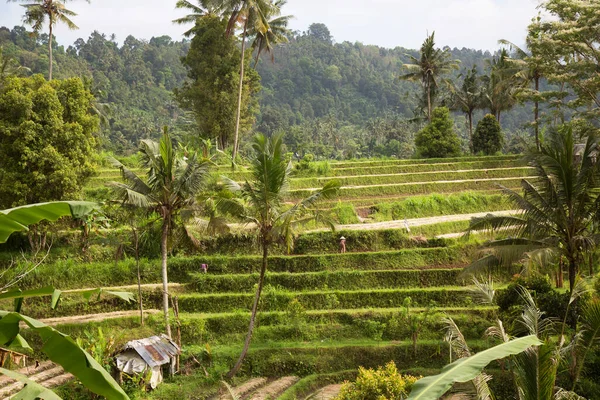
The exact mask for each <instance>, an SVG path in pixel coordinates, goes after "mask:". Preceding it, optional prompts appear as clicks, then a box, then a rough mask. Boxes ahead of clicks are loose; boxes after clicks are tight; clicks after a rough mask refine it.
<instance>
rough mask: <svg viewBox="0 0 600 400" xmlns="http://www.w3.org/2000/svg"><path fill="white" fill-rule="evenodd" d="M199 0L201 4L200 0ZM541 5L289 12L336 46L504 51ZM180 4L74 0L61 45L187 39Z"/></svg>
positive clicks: (386, 4) (474, 2) (10, 12)
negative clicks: (107, 39)
mask: <svg viewBox="0 0 600 400" xmlns="http://www.w3.org/2000/svg"><path fill="white" fill-rule="evenodd" d="M192 1H193V0H192ZM539 2H540V0H418V1H414V0H368V1H365V0H288V3H287V5H286V6H285V7H284V9H283V13H284V14H286V15H293V16H294V18H293V19H292V20H291V22H290V26H289V27H290V28H291V29H293V30H299V31H304V30H306V28H308V26H309V25H310V24H312V23H315V22H320V23H324V24H325V25H327V27H328V28H329V30H330V31H331V34H332V36H333V38H334V40H335V41H336V42H343V41H350V42H357V41H358V42H362V43H364V44H375V45H379V46H383V47H388V48H393V47H396V46H401V47H405V48H409V49H416V48H419V47H420V45H421V43H422V42H423V40H424V38H425V36H426V35H427V33H428V32H432V31H435V35H436V42H437V44H438V45H439V46H450V47H458V48H462V47H467V48H474V49H481V50H492V51H493V50H495V49H498V47H499V46H498V40H499V39H507V40H510V41H511V42H513V43H516V44H518V45H521V44H522V43H524V39H525V30H526V27H527V25H528V24H529V22H530V21H531V18H533V17H534V16H535V15H537V12H538V10H537V9H536V7H537V6H538V4H539ZM174 4H175V0H91V3H87V2H85V1H82V0H72V1H69V2H68V8H69V9H71V10H73V11H75V12H76V13H77V14H78V15H77V16H76V17H74V18H73V21H74V22H75V23H76V24H77V25H78V26H79V28H80V29H79V30H76V31H69V30H68V29H67V28H66V27H65V26H63V25H59V27H58V28H56V29H55V35H56V37H57V40H58V42H59V43H60V44H65V45H68V44H72V43H73V42H74V41H75V40H76V39H77V38H80V37H81V38H84V39H87V38H88V37H89V34H90V33H91V32H92V31H94V30H97V31H99V32H101V33H106V34H107V35H110V34H112V33H114V34H115V35H116V38H117V41H119V42H122V41H123V40H124V39H125V38H126V37H127V36H128V35H130V34H132V35H133V36H135V37H137V38H143V39H150V38H151V37H152V36H161V35H169V36H171V37H172V38H174V39H177V40H179V39H180V38H181V33H182V32H183V31H184V28H183V27H181V26H176V25H173V24H172V23H171V21H172V20H173V19H175V18H177V17H179V16H181V15H184V14H185V12H184V11H181V10H175V9H174ZM22 13H23V8H22V7H21V6H20V5H19V4H18V3H14V2H11V3H7V2H6V0H0V26H7V27H9V28H12V27H13V26H15V25H20V24H21V19H22Z"/></svg>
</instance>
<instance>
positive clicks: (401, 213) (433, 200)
mask: <svg viewBox="0 0 600 400" xmlns="http://www.w3.org/2000/svg"><path fill="white" fill-rule="evenodd" d="M514 208H515V206H514V204H512V203H511V202H510V201H509V199H508V198H507V197H506V196H505V195H503V194H501V193H495V194H480V193H473V192H462V193H453V194H438V193H433V194H430V195H426V196H414V197H408V198H406V199H404V200H401V201H396V202H381V203H378V204H375V205H374V206H372V207H371V211H372V214H371V215H370V217H371V218H373V219H374V220H375V221H390V220H400V219H404V218H425V217H434V216H439V215H453V214H471V213H477V212H485V211H490V212H492V211H502V210H512V209H514ZM455 232H459V231H455ZM445 233H449V232H445Z"/></svg>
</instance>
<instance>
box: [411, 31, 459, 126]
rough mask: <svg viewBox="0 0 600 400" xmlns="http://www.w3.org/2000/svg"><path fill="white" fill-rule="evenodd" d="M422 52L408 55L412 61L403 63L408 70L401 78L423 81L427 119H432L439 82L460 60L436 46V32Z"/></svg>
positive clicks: (429, 37) (456, 66)
mask: <svg viewBox="0 0 600 400" xmlns="http://www.w3.org/2000/svg"><path fill="white" fill-rule="evenodd" d="M420 52H421V55H420V58H416V57H414V56H412V55H410V54H407V55H406V56H407V57H409V58H410V61H411V62H410V63H408V64H403V65H402V67H403V68H404V69H405V70H406V71H407V72H406V73H405V74H404V75H401V76H400V79H402V80H407V81H414V82H420V83H421V86H422V87H423V96H424V98H425V99H427V119H428V120H429V121H431V116H432V111H433V107H434V105H435V99H436V96H437V94H438V82H439V81H440V79H441V77H442V76H443V75H444V74H447V73H448V72H450V71H452V70H454V69H457V68H458V64H459V61H458V60H452V59H451V55H450V52H448V51H446V50H442V49H439V48H436V47H435V32H432V33H431V35H429V36H427V38H426V39H425V41H424V42H423V44H422V45H421V50H420Z"/></svg>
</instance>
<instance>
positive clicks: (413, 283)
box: [23, 156, 531, 399]
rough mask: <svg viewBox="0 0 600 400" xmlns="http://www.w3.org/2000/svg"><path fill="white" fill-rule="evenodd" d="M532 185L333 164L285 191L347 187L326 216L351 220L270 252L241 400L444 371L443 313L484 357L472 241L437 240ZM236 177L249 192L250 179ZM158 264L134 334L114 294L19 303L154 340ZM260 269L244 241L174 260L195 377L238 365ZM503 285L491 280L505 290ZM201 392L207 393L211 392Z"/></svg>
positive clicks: (422, 168) (133, 317) (148, 266)
mask: <svg viewBox="0 0 600 400" xmlns="http://www.w3.org/2000/svg"><path fill="white" fill-rule="evenodd" d="M220 172H222V173H224V174H228V173H229V171H228V170H226V169H222V171H220ZM530 175H531V171H530V170H529V169H528V168H527V167H525V166H524V165H523V164H522V163H521V161H520V160H519V159H517V158H515V157H512V156H502V157H487V158H480V157H472V158H462V159H450V160H449V159H445V160H390V161H357V162H338V163H331V164H330V165H329V168H328V169H327V170H326V171H325V174H321V175H319V173H318V171H305V172H303V173H302V174H299V175H298V176H297V177H295V178H294V179H293V181H292V187H291V191H290V194H289V199H290V200H293V199H295V198H298V197H300V196H303V195H304V194H306V193H307V192H309V191H310V189H311V188H316V187H318V186H319V185H321V184H322V183H323V182H325V181H326V180H327V179H330V178H333V177H336V178H338V179H340V180H341V181H342V183H343V185H344V187H343V189H342V192H341V197H340V199H339V200H336V201H335V202H331V203H329V204H327V205H326V207H327V208H330V209H331V210H334V211H336V210H337V211H336V212H337V213H338V214H337V215H338V217H340V216H342V213H341V211H340V210H344V212H346V213H347V214H349V217H348V216H347V215H346V217H347V218H345V219H344V221H348V220H350V221H351V222H350V223H348V222H346V223H345V224H344V226H343V227H341V228H343V230H342V231H341V232H338V233H336V234H332V233H330V232H308V231H307V232H304V233H302V234H301V235H299V236H298V237H297V238H296V241H295V244H296V246H295V250H294V254H293V255H285V254H284V253H285V251H284V249H282V248H277V249H275V250H274V254H275V255H274V256H273V257H271V258H270V260H269V273H268V275H267V277H266V282H265V284H266V286H265V289H264V292H263V293H264V294H263V298H262V300H261V305H260V310H261V313H260V315H259V321H258V327H257V329H256V331H255V334H254V339H253V340H254V341H253V344H252V347H251V350H250V353H249V355H248V358H247V360H246V362H245V363H244V366H243V369H242V373H241V374H240V380H239V381H238V382H237V383H238V384H237V385H236V388H235V389H234V390H235V391H236V392H237V393H238V394H239V395H240V397H241V398H247V399H266V398H281V399H293V398H305V397H306V396H308V395H310V394H311V393H317V392H319V391H320V393H318V394H316V397H315V398H323V399H326V398H327V399H329V398H331V396H332V393H335V392H336V390H339V386H336V385H337V384H339V383H341V382H342V381H343V380H345V379H352V378H353V376H354V374H355V372H354V371H356V369H357V367H358V366H361V365H362V366H366V367H375V366H378V365H383V364H385V363H386V362H388V361H389V360H391V359H393V360H395V361H396V363H397V365H398V368H399V369H400V370H413V371H414V370H417V371H418V370H419V368H421V369H422V368H428V369H436V368H439V367H441V366H442V365H443V364H444V363H446V362H447V361H448V354H447V345H446V344H444V342H443V332H442V328H443V324H442V322H441V317H442V316H443V315H444V314H448V315H451V316H453V317H454V318H455V320H456V321H457V323H458V324H459V326H461V328H463V329H464V330H463V333H464V334H465V337H466V338H467V339H468V340H469V341H470V342H471V344H472V346H473V348H474V349H478V348H483V347H485V346H486V345H487V344H486V342H484V341H482V340H480V339H481V337H482V333H483V332H484V330H485V329H486V328H487V327H488V326H489V321H490V319H491V318H492V316H493V315H494V312H495V310H494V309H493V308H490V307H482V306H479V305H477V304H476V302H475V299H474V298H473V295H472V293H471V292H470V290H469V287H468V285H469V280H468V279H467V278H466V277H464V276H463V275H462V274H461V272H462V268H463V267H464V266H465V265H467V264H468V263H469V262H470V261H471V259H472V255H473V249H474V248H475V247H476V245H477V243H476V242H475V241H473V240H471V241H468V242H465V241H462V240H460V239H443V238H436V236H438V235H449V236H451V235H452V234H455V233H458V232H461V231H462V230H464V229H465V227H466V226H467V224H468V221H469V218H470V217H472V216H473V215H471V214H472V213H486V212H490V211H504V212H510V210H511V208H510V205H509V204H508V203H506V201H505V200H504V199H503V198H502V197H501V196H500V195H499V194H498V184H502V185H504V186H507V187H512V188H516V187H518V186H519V183H520V180H521V179H522V178H524V177H529V176H530ZM230 176H231V177H232V178H233V179H236V180H243V179H245V178H247V177H248V173H247V172H244V171H241V172H237V173H235V174H230ZM116 179H118V172H117V171H116V170H108V169H107V170H102V171H101V173H100V175H99V176H98V177H97V178H95V179H94V180H92V182H91V183H90V185H89V187H88V193H90V194H92V195H94V196H99V197H101V196H102V191H103V190H104V189H103V187H104V183H105V182H106V181H109V180H116ZM414 195H419V197H414ZM450 215H452V216H453V217H450ZM422 218H428V220H427V221H424V220H421V219H422ZM341 219H343V218H341ZM419 220H421V222H422V223H418V221H419ZM344 221H341V222H344ZM409 221H410V222H409ZM374 223H383V224H382V225H377V224H374ZM406 224H408V225H409V227H410V230H411V231H410V232H407V231H406V229H405V225H406ZM309 228H310V229H315V227H309ZM317 228H318V227H317ZM307 229H308V228H307ZM342 234H343V235H344V236H346V237H347V248H348V253H346V254H338V253H337V246H338V235H342ZM106 242H107V243H108V241H106ZM104 245H105V246H108V245H106V244H104ZM159 263H160V260H158V259H143V260H142V262H141V266H140V267H141V275H142V280H143V283H144V284H145V286H144V287H143V288H142V289H143V298H144V303H145V308H146V309H147V312H146V314H147V315H146V324H145V326H144V327H140V326H139V323H138V318H139V317H138V313H137V312H136V311H135V310H136V304H126V303H123V302H122V301H119V300H116V299H114V298H110V297H108V296H102V298H101V299H100V300H99V301H96V302H90V303H88V301H87V300H86V299H84V298H82V297H81V295H79V294H77V293H67V292H66V293H65V294H64V299H63V301H62V304H61V306H60V307H59V308H58V309H57V310H48V307H47V306H46V305H45V303H43V302H35V301H27V302H26V303H25V304H24V306H23V311H24V312H25V313H28V314H30V315H32V316H34V317H39V318H46V319H48V320H47V321H48V322H49V323H51V324H52V325H55V326H57V328H58V329H59V330H62V331H64V332H67V333H70V334H72V335H74V336H83V335H84V331H87V332H94V331H95V330H97V328H98V327H101V328H102V329H103V332H104V334H105V335H106V334H107V333H109V332H110V334H112V335H114V336H115V339H116V340H117V342H119V343H120V342H123V341H125V340H129V339H132V338H135V337H139V336H142V335H148V334H151V333H156V332H157V331H159V330H161V329H162V319H161V316H160V314H159V313H158V312H157V311H156V310H157V309H159V308H160V299H161V292H160V290H161V289H160V287H159V285H158V283H160V269H159ZM202 263H207V264H208V273H207V274H203V273H201V269H200V265H201V264H202ZM259 267H260V257H259V256H258V250H257V248H256V245H255V243H254V241H253V239H252V237H251V236H250V235H248V234H246V233H236V234H233V235H230V236H228V237H224V238H205V239H202V250H201V251H198V252H197V253H196V254H189V255H186V256H182V255H177V256H175V257H172V258H171V259H170V261H169V274H170V275H169V276H170V279H171V281H172V282H173V286H172V287H171V293H172V294H173V295H174V296H176V297H177V304H178V307H179V312H180V315H179V323H178V324H176V326H179V330H180V334H181V338H182V343H183V350H184V356H183V359H184V361H183V362H182V365H189V366H190V368H192V367H193V369H194V370H196V371H200V372H196V373H198V374H199V375H198V376H203V375H204V372H203V371H204V370H203V368H204V369H206V370H210V371H213V370H216V371H224V370H226V367H227V366H231V365H232V364H233V362H234V361H235V359H236V357H237V356H238V354H239V351H240V350H241V345H242V342H243V338H244V335H245V332H246V329H247V323H248V320H249V310H250V307H251V304H252V298H253V292H254V288H255V285H256V282H257V276H258V275H257V271H258V270H259ZM82 277H85V278H84V279H83V280H84V281H85V284H83V283H82ZM505 278H506V277H505V276H499V277H497V279H496V281H498V282H500V286H499V290H502V288H501V285H502V281H503V279H505ZM136 279H137V278H136V272H135V263H134V262H133V261H132V260H125V261H120V262H115V261H111V260H106V261H101V260H96V261H93V260H92V261H90V262H87V263H83V262H78V261H76V260H68V259H67V260H65V259H62V260H56V261H55V262H53V263H51V264H47V265H44V266H41V267H40V268H39V269H38V270H37V271H35V273H32V274H31V276H28V277H27V278H26V279H25V280H24V282H26V285H31V286H32V287H35V286H36V285H38V286H39V284H40V283H41V282H44V284H45V285H48V284H54V285H56V286H58V287H60V288H63V289H78V288H81V287H94V286H104V287H107V286H110V287H115V288H117V287H123V286H124V285H134V284H135V283H136ZM133 288H135V286H133V287H131V286H128V287H126V289H128V290H132V289H133ZM109 311H110V313H109ZM103 312H104V313H106V314H103ZM32 340H33V339H32ZM207 346H208V347H207ZM190 379H195V378H190ZM184 380H185V378H182V380H179V381H177V382H176V383H172V384H171V383H165V384H164V385H163V387H162V388H160V389H159V390H158V391H157V392H156V393H155V394H154V395H153V396H154V397H153V398H165V399H166V398H185V397H184V396H185V394H184V392H183V391H182V390H183V389H181V387H182V386H185V385H182V382H184ZM246 380H247V382H246V383H244V382H245V381H246ZM322 388H326V389H324V390H321V389H322ZM196 390H197V391H198V393H203V392H202V391H203V390H205V391H206V393H207V395H208V393H214V392H215V390H216V387H214V386H213V387H210V388H206V387H198V388H197V389H196ZM167 396H171V397H167ZM172 396H180V397H172ZM319 396H320V397H319Z"/></svg>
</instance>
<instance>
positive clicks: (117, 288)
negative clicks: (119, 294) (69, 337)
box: [62, 282, 183, 293]
mask: <svg viewBox="0 0 600 400" xmlns="http://www.w3.org/2000/svg"><path fill="white" fill-rule="evenodd" d="M140 286H141V287H142V290H152V289H160V288H162V283H145V284H143V285H140ZM182 286H183V285H182V284H181V283H174V282H171V283H169V289H177V288H180V287H182ZM100 288H101V289H102V290H110V291H114V292H116V291H122V290H127V291H130V290H137V288H138V285H137V284H135V285H124V286H110V287H100ZM95 289H98V286H97V287H93V288H83V289H69V290H63V291H62V292H63V293H77V292H85V291H89V290H95Z"/></svg>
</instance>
